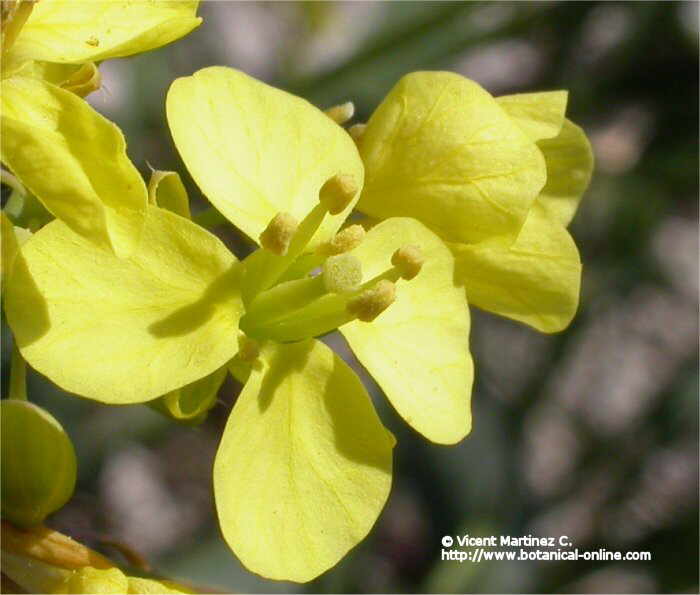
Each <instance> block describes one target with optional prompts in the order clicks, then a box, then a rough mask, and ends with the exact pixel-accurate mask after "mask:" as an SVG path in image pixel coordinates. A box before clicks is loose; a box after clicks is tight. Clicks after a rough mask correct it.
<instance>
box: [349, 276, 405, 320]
mask: <svg viewBox="0 0 700 595" xmlns="http://www.w3.org/2000/svg"><path fill="white" fill-rule="evenodd" d="M395 299H396V286H395V285H394V284H393V283H392V282H391V281H389V280H387V279H382V280H381V281H380V282H379V283H377V284H376V285H375V286H374V287H372V288H371V289H366V290H365V291H363V292H362V293H361V294H360V295H358V296H357V297H356V298H353V299H351V300H350V301H349V302H348V303H347V306H346V309H347V311H348V313H350V314H352V315H353V316H355V317H356V318H357V319H358V320H361V321H362V322H372V321H373V320H374V319H375V318H376V317H377V316H379V315H380V314H381V313H382V312H384V310H386V309H387V308H388V307H389V306H391V304H393V303H394V300H395Z"/></svg>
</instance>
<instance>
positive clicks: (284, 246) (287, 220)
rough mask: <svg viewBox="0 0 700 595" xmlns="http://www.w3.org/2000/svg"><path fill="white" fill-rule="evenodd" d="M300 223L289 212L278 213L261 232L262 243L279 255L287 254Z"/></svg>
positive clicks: (264, 246)
mask: <svg viewBox="0 0 700 595" xmlns="http://www.w3.org/2000/svg"><path fill="white" fill-rule="evenodd" d="M297 227H299V224H298V223H297V220H296V219H295V218H294V217H292V216H291V215H290V214H289V213H277V215H275V216H274V217H273V219H272V221H270V223H269V224H268V226H267V227H266V228H265V231H263V232H262V233H261V234H260V244H261V245H262V247H263V248H265V249H266V250H269V251H270V252H272V253H273V254H276V255H277V256H284V255H285V254H287V250H288V249H289V244H290V243H291V241H292V238H293V237H294V234H295V233H296V231H297Z"/></svg>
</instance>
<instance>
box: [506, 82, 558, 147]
mask: <svg viewBox="0 0 700 595" xmlns="http://www.w3.org/2000/svg"><path fill="white" fill-rule="evenodd" d="M568 96H569V93H568V91H545V92H543V93H518V94H517V95H503V96H502V97H497V98H496V101H497V102H498V105H500V106H501V108H502V109H503V110H504V111H505V112H506V113H507V114H508V115H509V116H510V117H511V118H512V119H513V120H514V121H515V123H516V124H517V125H518V126H519V127H520V129H521V130H522V131H523V132H524V133H525V134H527V135H528V137H530V139H531V140H533V141H538V140H541V139H543V138H553V137H555V136H557V134H559V131H560V130H561V127H562V124H563V123H564V114H565V113H566V102H567V100H568Z"/></svg>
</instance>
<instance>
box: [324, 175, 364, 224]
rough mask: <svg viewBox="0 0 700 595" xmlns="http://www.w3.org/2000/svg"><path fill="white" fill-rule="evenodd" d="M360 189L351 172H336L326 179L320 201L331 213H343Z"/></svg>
mask: <svg viewBox="0 0 700 595" xmlns="http://www.w3.org/2000/svg"><path fill="white" fill-rule="evenodd" d="M358 190H359V188H358V186H357V182H356V181H355V177H354V176H353V175H351V174H336V175H334V176H333V177H332V178H329V179H328V180H326V183H325V184H324V185H323V186H322V187H321V190H320V192H319V197H318V198H319V201H320V203H321V204H322V205H323V206H324V207H325V208H326V210H327V211H328V212H329V213H330V214H331V215H337V214H338V213H342V212H343V211H344V210H345V208H346V207H347V206H348V205H349V204H350V201H351V200H352V199H353V198H354V197H355V194H357V191H358Z"/></svg>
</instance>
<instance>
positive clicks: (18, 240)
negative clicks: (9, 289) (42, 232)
mask: <svg viewBox="0 0 700 595" xmlns="http://www.w3.org/2000/svg"><path fill="white" fill-rule="evenodd" d="M0 221H1V223H2V228H1V230H0V232H1V235H2V261H1V262H0V267H1V268H0V275H1V276H2V289H3V291H4V287H5V281H6V279H7V275H8V274H9V272H10V269H11V268H12V264H13V263H14V261H15V257H16V256H17V253H18V251H19V248H20V246H21V245H22V244H24V242H26V241H27V240H28V239H29V238H30V237H31V235H32V234H31V232H30V231H29V230H27V229H24V228H23V227H16V226H14V225H13V224H12V221H10V219H9V217H8V216H7V215H5V213H4V212H2V213H0Z"/></svg>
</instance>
